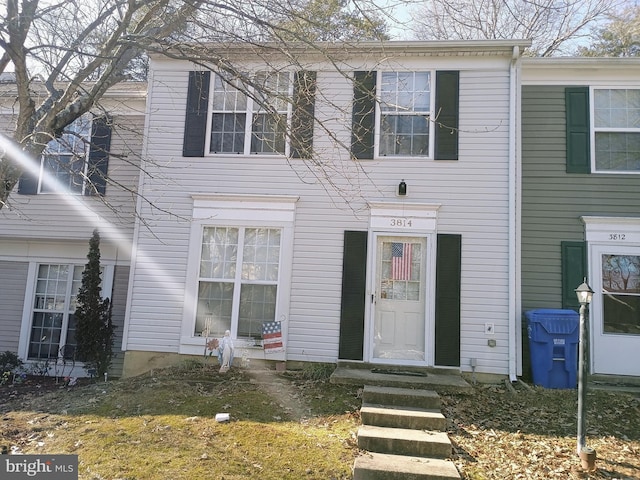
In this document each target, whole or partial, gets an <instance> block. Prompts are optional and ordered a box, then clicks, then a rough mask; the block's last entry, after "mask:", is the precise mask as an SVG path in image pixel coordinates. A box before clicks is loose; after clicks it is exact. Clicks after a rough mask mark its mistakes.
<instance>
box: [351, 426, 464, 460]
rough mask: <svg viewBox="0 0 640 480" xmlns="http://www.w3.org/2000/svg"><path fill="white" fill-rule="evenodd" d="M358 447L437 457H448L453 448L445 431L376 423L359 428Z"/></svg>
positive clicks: (382, 451) (396, 453) (373, 450)
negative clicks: (381, 425)
mask: <svg viewBox="0 0 640 480" xmlns="http://www.w3.org/2000/svg"><path fill="white" fill-rule="evenodd" d="M358 447H359V448H361V449H362V450H368V451H369V452H377V453H391V454H395V455H409V456H416V457H435V458H447V457H449V456H450V455H451V450H452V449H451V441H450V440H449V437H448V436H447V434H446V433H444V432H433V431H426V430H410V429H406V428H389V427H377V426H374V425H362V426H361V427H360V428H359V429H358Z"/></svg>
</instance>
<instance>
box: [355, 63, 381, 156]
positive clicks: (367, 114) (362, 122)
mask: <svg viewBox="0 0 640 480" xmlns="http://www.w3.org/2000/svg"><path fill="white" fill-rule="evenodd" d="M375 100H376V72H354V78H353V110H352V115H351V118H352V122H351V155H352V156H353V158H357V159H372V158H373V151H374V150H373V145H374V138H375V121H376V108H375V105H376V103H375Z"/></svg>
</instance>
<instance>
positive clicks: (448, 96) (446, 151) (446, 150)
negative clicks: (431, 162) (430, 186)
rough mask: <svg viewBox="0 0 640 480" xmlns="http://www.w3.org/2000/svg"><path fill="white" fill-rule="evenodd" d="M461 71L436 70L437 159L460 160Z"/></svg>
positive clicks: (435, 119)
mask: <svg viewBox="0 0 640 480" xmlns="http://www.w3.org/2000/svg"><path fill="white" fill-rule="evenodd" d="M459 89H460V72H458V71H454V70H452V71H438V72H436V109H435V118H434V121H435V160H458V131H459V121H458V116H459V103H460V101H459V96H460V95H459Z"/></svg>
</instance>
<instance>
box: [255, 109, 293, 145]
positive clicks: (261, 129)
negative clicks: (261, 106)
mask: <svg viewBox="0 0 640 480" xmlns="http://www.w3.org/2000/svg"><path fill="white" fill-rule="evenodd" d="M286 127H287V116H286V115H278V114H271V113H269V114H266V113H265V114H256V115H254V117H253V127H252V135H251V152H252V153H284V152H285V142H286Z"/></svg>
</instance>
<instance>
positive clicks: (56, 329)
mask: <svg viewBox="0 0 640 480" xmlns="http://www.w3.org/2000/svg"><path fill="white" fill-rule="evenodd" d="M62 320H63V314H62V313H46V312H34V314H33V323H32V326H31V339H30V341H29V358H33V359H47V358H57V356H58V350H59V349H60V333H61V331H62Z"/></svg>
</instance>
